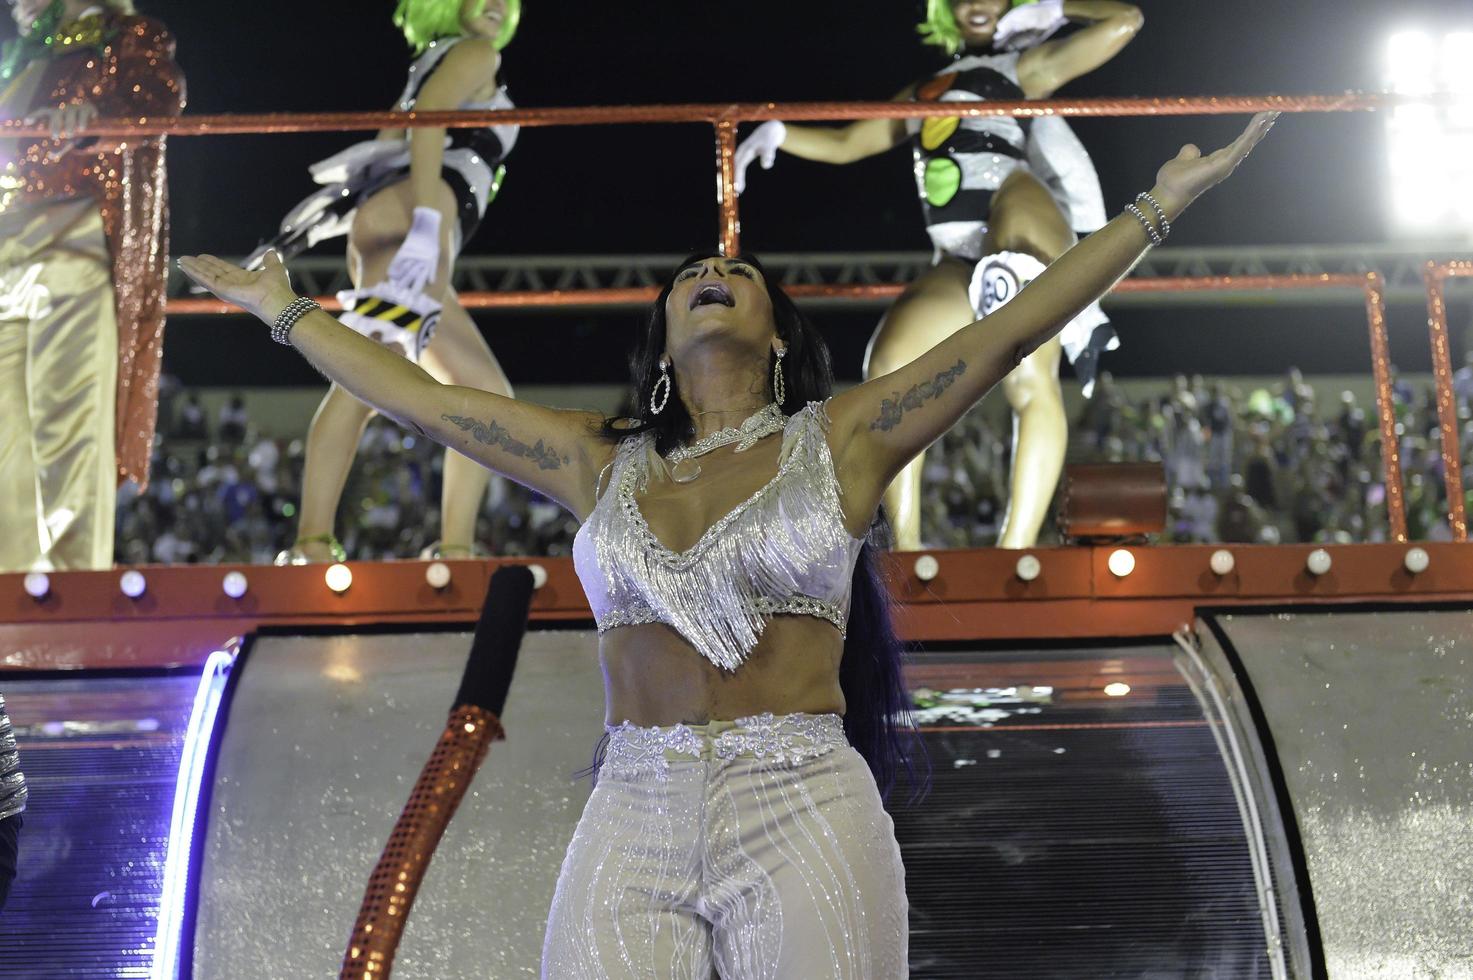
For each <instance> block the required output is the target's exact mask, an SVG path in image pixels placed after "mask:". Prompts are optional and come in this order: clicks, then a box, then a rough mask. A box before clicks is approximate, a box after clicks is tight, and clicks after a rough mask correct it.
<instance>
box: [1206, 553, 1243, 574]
mask: <svg viewBox="0 0 1473 980" xmlns="http://www.w3.org/2000/svg"><path fill="white" fill-rule="evenodd" d="M1207 564H1208V565H1210V566H1211V567H1212V571H1213V573H1214V574H1217V575H1231V574H1232V571H1233V568H1234V566H1236V565H1237V560H1236V559H1234V558H1233V553H1232V552H1231V551H1228V550H1227V549H1226V548H1219V549H1217V550H1216V551H1214V552H1213V553H1212V557H1211V558H1209V559H1207Z"/></svg>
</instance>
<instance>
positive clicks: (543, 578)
mask: <svg viewBox="0 0 1473 980" xmlns="http://www.w3.org/2000/svg"><path fill="white" fill-rule="evenodd" d="M527 571H529V572H531V573H532V589H533V590H534V591H535V590H537V589H540V588H542V587H543V586H544V585H546V584H547V569H545V568H543V567H542V566H541V565H537V564H531V565H528V566H527Z"/></svg>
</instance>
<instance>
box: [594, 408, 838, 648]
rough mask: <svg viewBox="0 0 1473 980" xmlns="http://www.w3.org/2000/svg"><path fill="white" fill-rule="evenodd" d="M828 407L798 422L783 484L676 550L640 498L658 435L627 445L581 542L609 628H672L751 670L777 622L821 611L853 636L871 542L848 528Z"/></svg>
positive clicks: (781, 468)
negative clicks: (856, 588) (854, 597)
mask: <svg viewBox="0 0 1473 980" xmlns="http://www.w3.org/2000/svg"><path fill="white" fill-rule="evenodd" d="M826 428H827V416H826V415H825V412H824V407H823V405H822V404H821V403H819V402H814V403H813V404H810V405H809V406H807V407H806V408H804V409H803V410H802V411H800V412H798V413H797V414H795V415H794V416H793V417H792V418H791V419H789V420H788V423H787V428H786V430H785V431H784V433H783V448H782V454H781V457H780V459H781V462H780V463H779V465H778V471H777V474H776V475H775V476H773V478H772V480H770V481H769V482H768V483H767V484H766V485H764V486H763V487H761V488H760V489H758V490H757V492H756V493H754V494H753V495H752V496H750V497H748V498H747V499H746V500H745V501H743V502H742V503H740V504H738V505H737V506H736V507H735V508H734V509H732V510H731V511H730V512H729V513H728V514H727V515H726V516H725V517H723V518H722V519H721V520H719V521H717V522H716V523H715V524H714V525H712V526H711V527H710V528H708V529H707V530H706V533H705V534H703V535H701V538H700V540H699V541H697V542H696V543H695V544H694V545H693V546H691V547H690V548H689V549H687V550H685V551H682V552H672V551H670V550H669V549H668V548H666V547H665V546H664V545H662V544H660V542H659V539H657V538H656V537H655V535H654V532H652V531H651V530H650V527H649V524H647V523H646V522H645V519H644V515H643V514H642V513H641V512H640V509H639V504H638V502H637V501H636V499H635V494H636V493H638V492H640V491H642V490H643V489H644V487H645V485H646V484H647V483H648V481H649V479H650V477H651V475H652V471H653V468H654V467H658V466H660V465H661V462H660V460H659V458H658V457H657V456H655V454H654V437H653V435H651V434H650V433H645V434H644V435H643V436H641V437H637V438H633V439H626V440H625V441H624V442H623V443H622V444H621V445H620V447H619V451H618V454H617V456H616V459H615V461H614V466H613V473H612V475H611V476H610V478H609V487H610V490H609V492H608V493H605V494H604V495H603V496H602V497H601V498H600V499H599V502H598V504H597V506H596V507H595V508H594V510H593V513H591V514H589V516H588V520H587V521H585V522H584V523H583V526H582V527H580V528H579V529H578V534H577V536H576V537H575V538H574V539H573V562H574V565H575V567H576V568H577V570H578V577H579V579H580V580H581V581H582V582H583V589H584V591H585V592H586V593H587V594H588V602H589V605H590V606H591V608H592V609H593V615H594V619H595V621H596V622H597V623H598V629H599V632H600V633H602V632H604V631H606V630H610V629H613V628H615V627H617V626H628V625H631V624H635V623H656V622H658V623H667V624H669V625H670V626H673V627H674V628H675V629H676V630H677V631H678V632H679V633H680V634H681V635H682V636H684V637H685V638H686V639H687V640H688V641H689V642H690V643H691V645H692V646H694V647H695V648H696V649H697V650H699V651H700V652H701V654H702V655H703V656H704V657H706V659H708V660H710V661H711V662H712V663H713V664H715V665H716V666H718V667H722V668H724V669H726V670H735V669H736V668H737V667H739V666H741V663H742V661H743V660H744V659H745V658H746V655H747V653H749V652H750V651H751V649H752V647H753V646H755V645H756V643H757V637H758V636H759V635H760V634H761V632H762V626H763V623H764V622H765V621H766V619H767V618H768V617H770V616H774V615H778V614H784V613H786V614H796V615H806V616H817V617H819V618H821V619H826V620H828V621H829V622H831V623H833V624H834V626H835V627H837V628H838V629H839V631H840V632H841V633H842V632H843V631H844V628H845V624H846V622H847V620H848V618H849V587H850V582H851V577H852V576H853V574H854V563H855V561H856V559H857V558H858V557H859V549H860V547H861V546H862V545H863V543H864V542H863V541H862V540H861V539H859V538H855V537H853V536H851V535H850V534H849V533H848V531H846V530H845V528H844V522H843V517H842V515H841V513H840V509H839V484H838V480H837V479H835V477H834V466H833V461H832V460H831V459H830V458H829V449H828V441H827V439H826V438H825V437H824V432H825V429H826Z"/></svg>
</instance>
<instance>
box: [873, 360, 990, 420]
mask: <svg viewBox="0 0 1473 980" xmlns="http://www.w3.org/2000/svg"><path fill="white" fill-rule="evenodd" d="M966 370H967V362H966V361H960V360H959V361H957V362H956V363H955V364H953V365H952V366H951V367H949V368H947V369H946V370H945V371H941V372H939V373H938V374H937V375H936V377H934V378H932V379H931V380H930V381H922V382H921V383H920V384H916V385H911V387H910V390H909V391H907V392H906V393H905V394H903V395H902V394H901V393H900V392H898V391H897V392H896V393H895V397H894V398H886V399H885V400H884V401H883V402H881V403H880V414H879V415H878V416H877V417H876V418H875V420H874V421H873V422H871V423H870V424H869V427H870V430H871V431H875V430H878V431H880V432H889V431H890V430H891V429H893V428H895V427H896V426H897V425H899V424H900V417H901V416H902V415H904V414H905V413H906V412H907V411H911V410H913V409H917V408H920V407H921V402H923V401H925V400H926V399H928V398H935V397H936V396H937V395H939V394H941V393H942V392H943V391H945V390H946V389H947V388H950V387H951V383H952V382H953V381H955V380H956V379H957V378H960V377H961V376H962V375H963V374H964V373H966Z"/></svg>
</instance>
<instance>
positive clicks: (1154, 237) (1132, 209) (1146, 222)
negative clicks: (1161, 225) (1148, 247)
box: [1125, 204, 1166, 245]
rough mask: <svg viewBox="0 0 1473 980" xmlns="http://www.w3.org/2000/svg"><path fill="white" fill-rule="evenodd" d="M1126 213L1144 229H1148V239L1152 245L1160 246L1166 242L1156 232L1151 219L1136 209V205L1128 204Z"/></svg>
mask: <svg viewBox="0 0 1473 980" xmlns="http://www.w3.org/2000/svg"><path fill="white" fill-rule="evenodd" d="M1125 211H1126V213H1127V214H1129V215H1130V216H1131V217H1133V218H1135V220H1137V221H1139V222H1140V223H1141V227H1142V228H1144V229H1146V237H1147V238H1149V239H1150V240H1151V244H1152V245H1160V244H1161V243H1162V242H1164V241H1166V239H1165V238H1162V237H1161V233H1160V232H1159V231H1157V230H1156V226H1155V225H1153V224H1151V219H1150V218H1147V217H1146V213H1145V212H1144V211H1142V210H1141V209H1140V208H1138V207H1136V206H1135V205H1134V204H1127V205H1126V206H1125Z"/></svg>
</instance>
